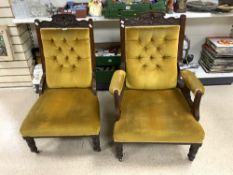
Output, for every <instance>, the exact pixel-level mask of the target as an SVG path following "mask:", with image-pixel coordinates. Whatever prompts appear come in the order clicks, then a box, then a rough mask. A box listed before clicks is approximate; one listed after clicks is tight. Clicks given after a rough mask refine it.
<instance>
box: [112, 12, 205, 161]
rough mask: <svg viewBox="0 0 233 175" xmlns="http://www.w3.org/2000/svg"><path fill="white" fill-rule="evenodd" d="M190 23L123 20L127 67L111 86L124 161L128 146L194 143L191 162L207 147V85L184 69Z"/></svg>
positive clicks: (159, 16) (150, 17)
mask: <svg viewBox="0 0 233 175" xmlns="http://www.w3.org/2000/svg"><path fill="white" fill-rule="evenodd" d="M185 20H186V18H185V16H184V15H181V17H180V18H178V19H177V18H166V19H165V18H164V14H163V13H152V12H149V13H144V14H142V15H141V16H139V17H137V18H134V19H122V20H121V21H120V27H121V45H122V49H121V50H122V65H121V70H117V71H116V72H115V73H114V75H113V77H112V80H111V84H110V88H109V91H110V93H111V94H112V95H114V99H115V107H116V111H117V116H118V117H117V120H116V122H115V124H114V132H113V140H114V142H115V145H116V155H117V158H118V159H119V160H120V161H121V160H122V158H123V144H126V143H160V144H161V143H164V144H188V145H191V146H190V150H189V153H188V158H189V160H190V161H192V160H194V158H195V155H196V153H197V151H198V149H199V147H200V146H201V145H202V142H203V139H204V130H203V128H202V127H201V125H200V124H199V122H198V120H199V105H200V100H201V97H202V95H203V94H204V87H203V85H202V83H201V82H200V81H199V80H198V79H197V78H196V77H195V75H194V74H193V73H192V72H190V71H187V70H186V71H180V70H179V65H178V59H181V57H182V44H183V39H184V31H185ZM190 92H192V93H193V94H194V100H193V101H192V99H191V94H190Z"/></svg>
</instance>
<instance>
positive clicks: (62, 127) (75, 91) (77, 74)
mask: <svg viewBox="0 0 233 175" xmlns="http://www.w3.org/2000/svg"><path fill="white" fill-rule="evenodd" d="M35 26H36V30H37V37H38V41H39V46H40V53H41V59H42V67H43V72H44V74H43V77H42V80H41V84H40V88H39V91H40V96H39V99H38V100H37V101H36V103H35V104H34V105H33V107H32V108H31V110H30V111H29V113H28V115H27V116H26V118H25V119H24V121H23V123H22V126H21V128H20V132H21V134H22V136H23V138H24V139H25V140H26V142H27V144H28V146H29V148H30V150H31V151H32V152H35V153H38V152H39V151H38V149H37V147H36V144H35V141H34V138H48V137H92V139H93V145H94V150H95V151H100V141H99V132H100V116H99V103H98V99H97V96H96V88H95V87H96V82H95V56H94V44H93V43H94V41H93V23H92V20H89V21H84V20H83V21H77V20H76V17H75V16H73V15H65V14H64V15H54V16H53V17H52V21H50V22H48V21H42V22H40V21H39V20H36V21H35Z"/></svg>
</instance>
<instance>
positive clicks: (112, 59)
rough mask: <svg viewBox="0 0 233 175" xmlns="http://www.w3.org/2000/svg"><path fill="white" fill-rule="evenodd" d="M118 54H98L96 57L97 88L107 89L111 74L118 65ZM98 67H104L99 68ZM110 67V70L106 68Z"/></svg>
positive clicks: (119, 59) (119, 58)
mask: <svg viewBox="0 0 233 175" xmlns="http://www.w3.org/2000/svg"><path fill="white" fill-rule="evenodd" d="M120 64H121V57H120V56H99V57H96V67H97V69H96V86H97V89H98V90H108V88H109V85H110V82H111V79H112V75H113V73H114V71H115V70H116V69H118V68H119V67H120ZM98 68H100V69H104V70H103V71H102V70H99V69H98ZM106 68H111V70H106Z"/></svg>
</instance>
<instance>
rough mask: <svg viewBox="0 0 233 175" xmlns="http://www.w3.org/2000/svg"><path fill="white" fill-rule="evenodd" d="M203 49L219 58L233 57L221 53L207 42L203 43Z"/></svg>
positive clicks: (232, 56)
mask: <svg viewBox="0 0 233 175" xmlns="http://www.w3.org/2000/svg"><path fill="white" fill-rule="evenodd" d="M202 50H206V51H208V52H209V53H210V54H211V55H212V56H213V57H215V58H219V57H221V58H229V57H230V58H233V55H226V54H220V53H218V52H216V51H215V50H214V49H213V48H212V47H210V46H209V45H207V44H206V43H205V44H203V45H202Z"/></svg>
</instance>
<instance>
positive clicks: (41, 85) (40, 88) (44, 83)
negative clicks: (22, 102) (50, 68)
mask: <svg viewBox="0 0 233 175" xmlns="http://www.w3.org/2000/svg"><path fill="white" fill-rule="evenodd" d="M45 80H46V78H45V74H44V73H43V75H42V77H41V79H40V84H39V90H38V92H39V95H42V94H43V92H44V90H45V88H46V81H45Z"/></svg>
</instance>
